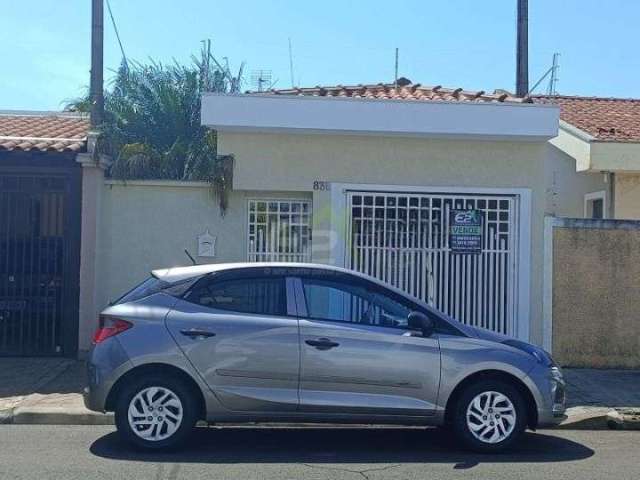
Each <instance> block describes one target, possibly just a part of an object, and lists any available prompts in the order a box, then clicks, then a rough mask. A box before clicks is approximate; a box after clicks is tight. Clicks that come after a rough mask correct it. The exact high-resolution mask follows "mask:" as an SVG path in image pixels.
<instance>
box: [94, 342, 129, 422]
mask: <svg viewBox="0 0 640 480" xmlns="http://www.w3.org/2000/svg"><path fill="white" fill-rule="evenodd" d="M129 368H131V364H130V361H129V358H128V357H127V355H126V353H125V352H124V349H123V348H122V346H121V345H120V343H119V342H118V340H117V339H116V338H109V339H107V340H105V341H104V342H103V343H100V344H99V345H96V346H95V347H94V348H93V349H92V350H91V353H90V354H89V359H88V360H87V386H86V387H85V388H84V390H83V395H82V396H83V400H84V405H85V407H87V408H88V409H89V410H92V411H94V412H105V411H107V409H108V408H107V407H108V405H107V398H108V396H109V392H111V389H112V388H113V386H114V384H115V382H116V381H117V380H118V378H120V376H121V375H122V373H123V372H125V371H127V370H128V369H129Z"/></svg>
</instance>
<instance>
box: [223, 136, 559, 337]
mask: <svg viewBox="0 0 640 480" xmlns="http://www.w3.org/2000/svg"><path fill="white" fill-rule="evenodd" d="M219 150H220V153H223V154H234V156H235V161H236V164H235V173H234V188H236V189H241V190H243V189H247V190H262V189H265V190H282V191H284V190H296V191H311V190H312V188H313V182H314V181H316V180H322V181H328V182H337V183H338V182H345V183H357V184H363V183H364V184H367V183H368V184H381V185H411V186H417V187H429V186H451V187H470V188H472V187H493V188H527V189H530V190H531V193H532V206H531V208H532V222H531V227H532V228H531V277H530V281H531V284H530V297H531V301H530V318H531V323H530V324H531V331H530V339H531V340H532V341H534V342H536V343H541V342H542V261H543V260H542V257H543V255H542V250H543V217H544V211H545V207H546V198H545V196H546V183H545V182H546V179H545V158H546V155H547V153H548V146H547V143H546V142H498V141H470V140H465V141H460V140H442V139H440V140H434V139H424V138H401V137H378V136H348V135H313V134H308V135H301V134H296V135H292V134H273V133H271V134H259V133H229V132H221V133H219ZM328 198H329V194H327V193H325V192H315V193H314V260H315V261H323V260H324V258H328V253H327V252H326V251H325V250H323V249H322V248H320V249H319V250H318V249H317V240H318V238H317V237H316V236H315V233H316V232H319V231H320V230H322V231H326V226H327V225H330V224H331V220H332V218H335V216H336V215H338V214H339V212H332V211H331V207H330V204H329V203H328ZM320 212H322V214H320ZM338 220H339V219H338ZM338 223H340V222H338ZM334 224H335V223H334ZM326 243H327V244H328V243H329V242H326Z"/></svg>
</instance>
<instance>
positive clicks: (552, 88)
mask: <svg viewBox="0 0 640 480" xmlns="http://www.w3.org/2000/svg"><path fill="white" fill-rule="evenodd" d="M558 57H560V54H559V53H554V54H553V63H552V65H551V78H550V79H549V86H548V87H547V95H558V90H557V89H556V84H557V83H558V80H559V79H558V69H559V68H560V65H559V64H558Z"/></svg>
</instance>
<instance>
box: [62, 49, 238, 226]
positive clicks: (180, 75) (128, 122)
mask: <svg viewBox="0 0 640 480" xmlns="http://www.w3.org/2000/svg"><path fill="white" fill-rule="evenodd" d="M242 70H243V67H242V66H241V67H240V70H239V72H238V74H237V75H232V74H231V72H230V69H229V68H228V66H224V67H223V66H222V65H221V64H220V63H219V62H218V61H217V60H216V59H215V58H214V57H213V55H211V52H210V43H209V42H207V43H206V44H205V46H203V48H202V50H201V52H200V57H199V58H198V57H195V56H194V57H192V63H191V64H190V65H180V64H179V63H177V62H175V63H174V64H173V65H164V64H162V63H159V62H154V61H150V62H149V63H148V64H141V63H137V62H133V63H132V62H126V61H123V63H122V64H121V65H120V68H119V69H118V71H117V72H116V75H115V78H114V80H113V82H112V85H111V88H109V89H108V90H107V92H106V93H105V122H104V125H102V135H101V137H100V140H99V148H100V149H101V151H102V152H103V153H106V154H108V155H110V156H111V157H112V158H113V164H112V165H111V168H110V170H109V172H108V174H109V175H111V176H112V177H113V178H117V179H123V180H127V179H171V180H200V181H202V180H204V181H208V182H209V183H211V185H212V187H213V190H214V192H215V193H216V194H217V196H218V198H219V201H220V209H221V212H222V213H223V214H224V212H225V210H226V208H227V196H228V192H229V190H230V188H231V182H232V174H233V158H232V157H231V156H218V155H217V142H216V132H215V131H213V130H211V129H208V128H206V127H203V126H202V125H201V124H200V107H201V99H202V94H203V93H204V92H224V93H239V90H240V85H241V81H242ZM87 107H88V102H87V101H86V99H80V100H78V101H76V102H72V103H70V104H69V105H68V106H67V108H68V109H71V110H73V109H75V110H85V109H86V108H87Z"/></svg>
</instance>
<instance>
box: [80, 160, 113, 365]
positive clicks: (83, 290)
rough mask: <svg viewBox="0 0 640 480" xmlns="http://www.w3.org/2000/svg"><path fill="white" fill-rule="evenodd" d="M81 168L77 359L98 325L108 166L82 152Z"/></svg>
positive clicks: (81, 354) (106, 163)
mask: <svg viewBox="0 0 640 480" xmlns="http://www.w3.org/2000/svg"><path fill="white" fill-rule="evenodd" d="M76 160H77V162H78V163H80V164H81V165H82V194H81V198H82V199H81V213H80V216H81V220H80V232H81V233H80V301H79V325H78V356H79V357H81V358H82V357H83V356H84V355H86V353H87V351H88V350H89V348H90V347H91V337H92V335H93V332H94V330H95V328H96V326H97V322H98V313H99V312H98V308H99V306H98V303H97V297H96V294H97V287H98V285H97V280H98V274H99V271H98V255H97V252H98V242H99V240H100V236H99V231H100V212H101V197H102V189H103V188H104V172H105V169H106V168H107V166H108V165H109V161H108V158H107V157H105V156H95V155H93V154H90V153H81V154H79V155H78V156H77V157H76Z"/></svg>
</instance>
